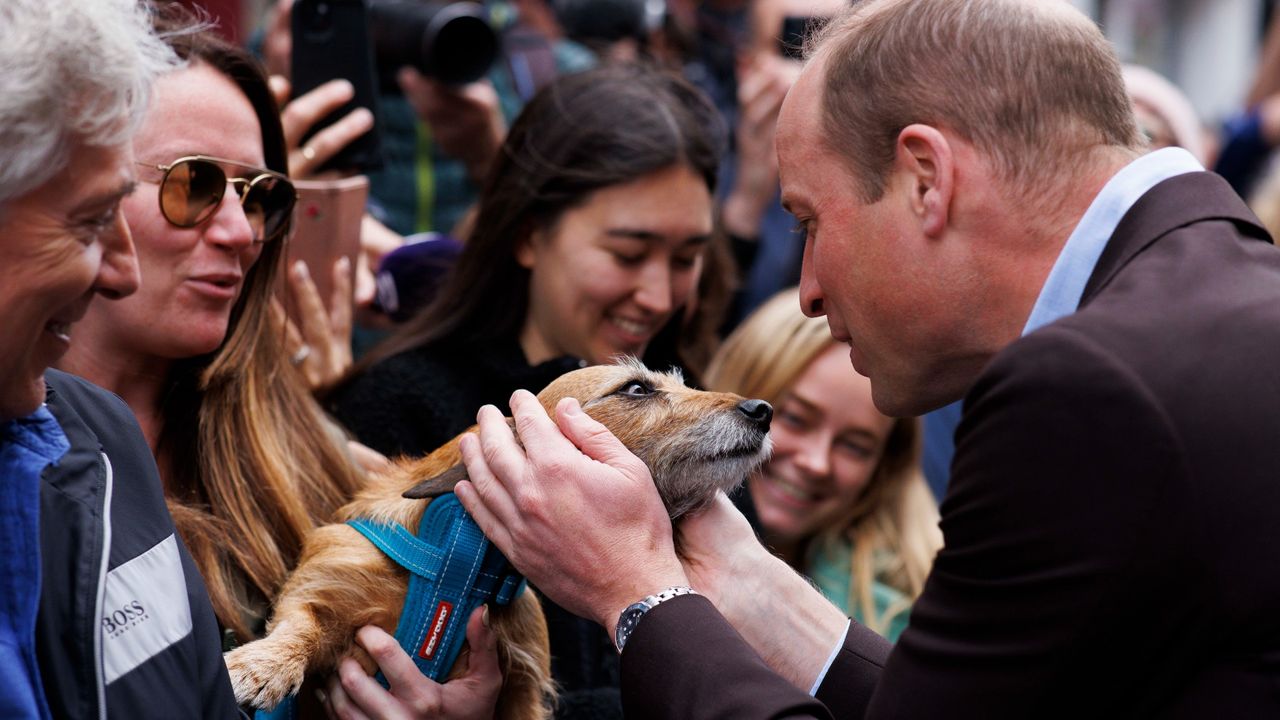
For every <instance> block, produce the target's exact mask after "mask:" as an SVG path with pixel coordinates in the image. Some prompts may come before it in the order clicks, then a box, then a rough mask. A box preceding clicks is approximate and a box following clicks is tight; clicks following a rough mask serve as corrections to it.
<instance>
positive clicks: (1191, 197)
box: [1080, 172, 1271, 307]
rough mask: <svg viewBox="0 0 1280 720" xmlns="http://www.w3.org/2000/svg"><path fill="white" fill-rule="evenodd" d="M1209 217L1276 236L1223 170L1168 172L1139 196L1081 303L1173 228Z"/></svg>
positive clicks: (1254, 233)
mask: <svg viewBox="0 0 1280 720" xmlns="http://www.w3.org/2000/svg"><path fill="white" fill-rule="evenodd" d="M1206 220H1226V221H1228V222H1232V223H1235V225H1236V226H1237V227H1238V228H1239V229H1240V232H1241V233H1243V234H1244V235H1247V236H1250V237H1254V238H1257V239H1259V240H1263V241H1266V242H1271V236H1270V235H1268V234H1267V231H1266V230H1265V229H1264V228H1263V227H1262V223H1261V222H1260V221H1259V220H1258V218H1257V217H1256V216H1255V215H1254V214H1253V212H1252V211H1251V210H1249V208H1248V207H1247V206H1246V205H1245V204H1244V201H1243V200H1241V199H1240V196H1239V195H1236V193H1235V191H1234V190H1232V189H1231V186H1230V185H1228V184H1227V181H1226V180H1223V179H1222V178H1221V177H1220V176H1218V175H1215V174H1213V173H1208V172H1197V173H1188V174H1185V175H1178V176H1176V177H1172V178H1169V179H1168V180H1165V181H1164V182H1161V183H1160V184H1158V185H1156V186H1155V187H1154V188H1152V189H1151V190H1150V191H1148V192H1147V194H1146V195H1143V196H1142V197H1141V198H1139V199H1138V202H1137V203H1135V204H1134V206H1133V207H1132V208H1129V212H1127V213H1125V216H1124V218H1123V219H1121V220H1120V224H1119V225H1118V226H1116V231H1115V233H1113V234H1112V235H1111V239H1110V240H1109V241H1107V247H1106V249H1105V250H1103V251H1102V255H1101V256H1100V257H1099V258H1098V264H1097V265H1096V266H1095V267H1094V269H1093V274H1092V275H1090V276H1089V282H1088V283H1087V284H1085V288H1084V295H1083V297H1081V299H1080V307H1084V306H1085V305H1087V304H1089V301H1090V300H1092V299H1093V298H1094V296H1096V295H1097V294H1098V292H1100V291H1101V290H1102V289H1103V288H1104V287H1106V285H1107V283H1109V282H1110V281H1111V279H1112V278H1113V277H1115V275H1116V273H1118V272H1120V269H1121V268H1123V267H1124V266H1125V265H1127V264H1128V263H1129V261H1130V260H1132V259H1133V258H1134V256H1136V255H1137V254H1138V253H1140V252H1142V251H1143V250H1144V249H1146V247H1147V246H1149V245H1151V244H1152V243H1154V242H1155V241H1157V240H1159V239H1160V238H1161V237H1163V236H1164V235H1165V234H1167V233H1169V232H1170V231H1172V230H1176V229H1178V228H1180V227H1184V226H1186V225H1190V224H1192V223H1196V222H1203V221H1206Z"/></svg>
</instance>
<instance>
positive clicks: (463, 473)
mask: <svg viewBox="0 0 1280 720" xmlns="http://www.w3.org/2000/svg"><path fill="white" fill-rule="evenodd" d="M466 479H467V466H466V465H463V464H462V463H458V464H457V465H454V466H453V467H451V468H449V469H448V470H445V471H444V472H442V473H440V474H439V475H436V476H435V477H433V478H428V479H426V480H423V481H422V482H420V483H418V484H417V485H414V486H413V487H411V488H409V489H408V490H405V491H404V493H403V494H401V496H400V497H403V498H408V499H410V500H425V499H427V498H433V497H437V496H439V495H443V494H445V493H447V492H453V488H454V486H455V485H457V484H458V483H460V482H462V481H463V480H466Z"/></svg>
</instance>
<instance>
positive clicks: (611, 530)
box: [455, 390, 688, 635]
mask: <svg viewBox="0 0 1280 720" xmlns="http://www.w3.org/2000/svg"><path fill="white" fill-rule="evenodd" d="M511 411H512V416H513V417H514V418H515V425H516V430H517V432H518V433H519V436H520V441H521V442H522V443H523V448H522V447H521V446H520V444H517V442H516V438H515V436H513V435H512V433H511V429H510V427H509V426H508V425H507V421H506V419H505V418H503V416H502V414H501V413H500V412H498V410H497V408H494V407H493V406H491V405H486V406H485V407H483V408H481V409H480V413H479V415H478V420H479V423H480V433H479V436H478V437H477V436H475V435H466V436H464V437H463V438H462V441H461V449H462V458H463V461H464V462H465V463H466V465H467V473H468V474H469V476H470V481H469V482H467V481H464V482H461V483H459V484H458V486H457V487H456V488H455V492H456V493H457V495H458V499H459V500H461V501H462V504H463V506H464V507H466V509H467V512H469V513H471V516H472V517H473V518H475V520H476V523H477V524H479V525H480V528H481V529H482V530H484V533H485V535H486V536H488V538H489V539H490V540H491V541H493V542H494V543H495V544H496V545H497V546H498V548H499V549H501V550H502V552H503V553H504V554H505V555H506V556H507V558H508V559H509V560H510V561H511V562H512V563H513V564H514V565H515V566H516V568H517V569H518V570H520V572H522V573H524V575H525V576H526V577H528V578H529V581H530V582H532V583H533V584H534V585H536V586H537V587H538V589H539V590H540V591H541V592H542V593H544V594H545V595H547V597H549V598H551V599H552V600H554V601H555V602H556V603H558V604H560V605H561V606H563V607H564V608H566V609H568V610H570V611H571V612H574V613H577V614H578V615H581V616H583V617H586V618H589V619H591V620H594V621H595V622H597V623H599V624H601V625H603V626H604V627H605V629H606V630H607V631H608V632H609V633H610V635H612V633H613V630H614V627H615V626H616V624H617V621H618V615H619V614H621V612H622V611H623V610H624V609H625V608H626V607H627V606H628V605H630V604H631V603H633V602H636V601H638V600H640V599H642V598H644V597H645V596H647V595H651V594H653V593H656V592H658V591H660V590H662V589H663V588H666V587H670V586H673V585H687V584H688V578H687V577H686V576H685V573H684V570H683V569H682V568H681V566H680V561H679V560H678V559H677V558H676V555H675V549H674V547H673V544H672V539H671V521H670V519H669V518H668V517H667V512H666V509H665V508H664V507H663V505H662V500H661V498H660V497H658V491H657V488H655V487H654V485H653V478H652V477H651V476H650V474H649V469H648V468H647V467H645V465H644V463H643V462H641V461H640V459H639V458H637V457H636V456H635V455H633V454H631V452H630V451H629V450H627V448H626V447H625V446H624V445H623V444H622V443H621V442H619V441H618V439H617V438H616V437H614V436H613V435H612V434H611V433H610V432H609V431H608V430H607V429H606V428H605V427H604V426H603V425H601V424H600V423H598V422H596V421H595V420H593V419H591V418H590V417H588V416H587V415H586V414H585V413H584V412H582V407H581V406H580V405H579V404H578V401H577V400H574V399H572V398H568V399H565V400H564V401H562V402H561V403H560V404H559V405H558V406H557V407H556V421H555V422H552V420H551V418H550V417H548V416H547V413H546V411H545V410H544V409H543V408H542V405H541V404H539V402H538V400H537V398H535V397H534V396H533V395H531V394H529V393H528V392H525V391H523V390H519V391H517V392H516V393H515V394H514V395H512V396H511ZM557 423H558V427H557Z"/></svg>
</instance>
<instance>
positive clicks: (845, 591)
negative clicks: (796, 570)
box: [806, 540, 911, 642]
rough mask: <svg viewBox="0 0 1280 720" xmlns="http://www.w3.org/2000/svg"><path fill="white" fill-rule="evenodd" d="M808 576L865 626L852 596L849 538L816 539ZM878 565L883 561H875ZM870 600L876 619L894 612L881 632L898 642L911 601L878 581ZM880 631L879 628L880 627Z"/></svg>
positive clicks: (808, 566)
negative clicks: (891, 610) (854, 605)
mask: <svg viewBox="0 0 1280 720" xmlns="http://www.w3.org/2000/svg"><path fill="white" fill-rule="evenodd" d="M807 559H808V562H807V564H806V568H807V572H806V575H808V576H809V579H810V580H812V581H813V583H814V585H816V586H817V587H818V589H819V590H820V591H822V594H823V595H825V596H826V597H827V599H828V600H830V601H831V602H833V603H835V604H836V605H837V606H839V607H840V609H842V610H844V611H845V613H846V614H848V615H849V616H850V617H852V618H853V619H854V620H856V621H857V622H858V623H859V624H862V625H866V624H867V623H866V620H865V618H864V617H863V613H862V612H859V611H858V610H857V609H855V608H853V598H852V597H851V596H850V568H851V567H852V566H853V543H852V542H850V541H847V540H829V541H825V542H819V541H815V542H814V543H813V545H812V546H811V547H810V549H809V552H808V558H807ZM876 564H877V565H879V564H880V563H878V562H877V563H876ZM871 601H872V603H873V604H874V605H875V615H876V617H877V618H881V617H884V615H885V613H886V612H888V611H889V610H890V609H891V608H892V609H893V611H894V615H893V617H892V619H891V620H890V621H889V624H888V628H887V629H886V630H885V631H883V632H881V634H883V635H884V636H885V637H886V638H888V640H889V642H897V641H898V636H899V635H901V634H902V631H903V630H906V629H907V619H908V616H909V615H910V613H911V602H910V600H908V598H907V596H906V595H905V594H903V593H902V592H900V591H898V590H895V589H894V588H892V587H889V586H888V585H886V584H884V583H882V582H880V581H879V580H875V581H873V582H872V585H871ZM877 631H879V630H877Z"/></svg>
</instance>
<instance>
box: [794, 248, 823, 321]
mask: <svg viewBox="0 0 1280 720" xmlns="http://www.w3.org/2000/svg"><path fill="white" fill-rule="evenodd" d="M812 247H813V244H812V243H805V246H804V258H803V261H802V262H801V264H800V311H801V312H803V313H804V314H805V315H808V316H809V317H812V318H816V317H822V316H823V315H826V314H827V311H826V308H825V307H823V301H822V288H821V287H819V285H818V279H817V277H815V276H814V271H813V250H812Z"/></svg>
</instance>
